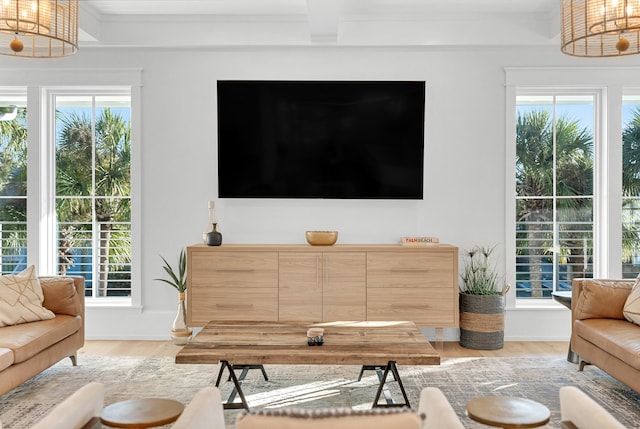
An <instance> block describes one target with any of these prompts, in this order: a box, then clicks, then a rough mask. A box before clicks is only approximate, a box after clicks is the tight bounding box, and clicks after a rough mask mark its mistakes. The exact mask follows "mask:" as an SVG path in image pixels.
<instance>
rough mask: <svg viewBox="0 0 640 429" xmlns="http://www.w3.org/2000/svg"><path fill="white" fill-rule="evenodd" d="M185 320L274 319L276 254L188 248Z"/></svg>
mask: <svg viewBox="0 0 640 429" xmlns="http://www.w3.org/2000/svg"><path fill="white" fill-rule="evenodd" d="M187 262H188V266H187V270H188V283H189V286H188V288H187V322H188V323H189V324H190V325H191V326H204V325H205V324H206V323H207V322H209V321H210V320H273V321H275V320H278V253H277V252H250V251H248V252H238V251H233V252H226V251H215V252H214V251H209V250H207V249H205V250H199V249H197V248H196V249H191V248H190V249H188V261H187Z"/></svg>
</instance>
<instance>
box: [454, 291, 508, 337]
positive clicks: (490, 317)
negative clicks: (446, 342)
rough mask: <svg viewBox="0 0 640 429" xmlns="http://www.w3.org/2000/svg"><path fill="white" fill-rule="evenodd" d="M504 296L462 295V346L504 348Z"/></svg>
mask: <svg viewBox="0 0 640 429" xmlns="http://www.w3.org/2000/svg"><path fill="white" fill-rule="evenodd" d="M504 308H505V297H504V295H469V294H466V293H461V294H460V345H461V346H462V347H465V348H467V349H475V350H497V349H501V348H502V347H503V346H504Z"/></svg>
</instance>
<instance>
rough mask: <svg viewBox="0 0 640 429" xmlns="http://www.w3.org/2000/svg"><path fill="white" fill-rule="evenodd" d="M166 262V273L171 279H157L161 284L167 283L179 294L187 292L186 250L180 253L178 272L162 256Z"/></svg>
mask: <svg viewBox="0 0 640 429" xmlns="http://www.w3.org/2000/svg"><path fill="white" fill-rule="evenodd" d="M160 258H162V261H163V262H164V266H163V267H162V268H164V271H165V272H166V273H167V274H168V275H169V279H155V280H158V281H161V282H165V283H166V284H168V285H170V286H171V287H173V288H175V289H176V290H177V291H178V292H180V293H182V292H184V291H186V290H187V256H186V255H185V253H184V249H182V250H181V251H180V255H179V256H178V266H177V271H176V270H174V269H173V267H172V266H171V264H169V262H167V260H166V259H165V258H163V257H162V255H161V256H160Z"/></svg>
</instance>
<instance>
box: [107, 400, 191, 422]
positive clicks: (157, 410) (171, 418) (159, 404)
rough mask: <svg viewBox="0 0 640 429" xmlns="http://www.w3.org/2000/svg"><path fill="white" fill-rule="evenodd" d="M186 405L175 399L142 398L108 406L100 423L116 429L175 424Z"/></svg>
mask: <svg viewBox="0 0 640 429" xmlns="http://www.w3.org/2000/svg"><path fill="white" fill-rule="evenodd" d="M183 410H184V405H183V404H182V403H181V402H178V401H174V400H173V399H161V398H141V399H130V400H127V401H121V402H116V403H113V404H111V405H107V406H106V407H105V408H104V410H103V411H102V415H101V416H100V421H101V422H102V423H103V424H105V425H107V426H111V427H115V428H136V429H144V428H150V427H156V426H163V425H166V424H169V423H173V422H175V421H176V420H177V419H178V417H180V414H182V411H183Z"/></svg>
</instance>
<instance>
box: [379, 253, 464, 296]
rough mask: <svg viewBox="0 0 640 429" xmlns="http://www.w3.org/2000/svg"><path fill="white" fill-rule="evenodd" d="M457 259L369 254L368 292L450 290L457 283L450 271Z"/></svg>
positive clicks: (441, 255) (448, 255)
mask: <svg viewBox="0 0 640 429" xmlns="http://www.w3.org/2000/svg"><path fill="white" fill-rule="evenodd" d="M454 256H455V255H454V252H441V253H429V254H427V253H424V252H422V253H419V252H415V253H413V252H405V253H392V252H386V253H385V252H369V253H367V288H368V289H370V288H405V287H416V288H425V287H426V288H449V289H451V288H452V287H454V282H455V281H456V278H454V277H453V275H457V273H455V274H453V273H452V270H451V267H452V266H454V261H453V258H454ZM456 257H457V256H456ZM452 274H453V275H452ZM456 284H457V283H456Z"/></svg>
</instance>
